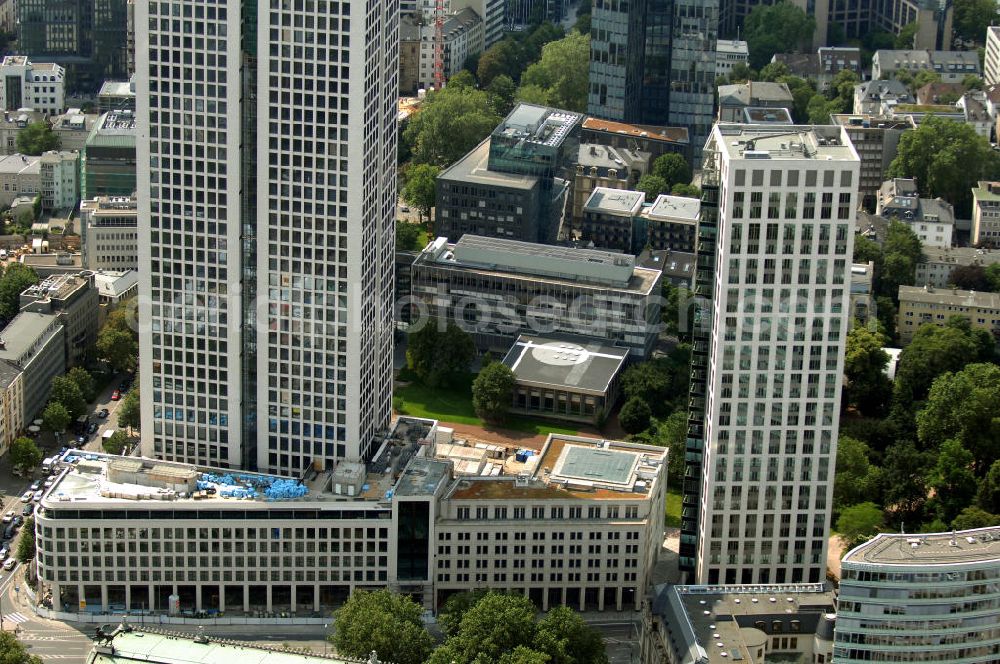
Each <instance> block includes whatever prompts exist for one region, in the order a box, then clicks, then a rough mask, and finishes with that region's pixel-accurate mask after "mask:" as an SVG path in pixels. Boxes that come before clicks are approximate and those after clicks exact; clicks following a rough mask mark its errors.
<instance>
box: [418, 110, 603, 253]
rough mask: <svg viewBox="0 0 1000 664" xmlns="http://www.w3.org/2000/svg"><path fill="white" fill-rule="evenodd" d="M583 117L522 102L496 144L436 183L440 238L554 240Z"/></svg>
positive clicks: (489, 142) (491, 141) (486, 144)
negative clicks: (472, 235)
mask: <svg viewBox="0 0 1000 664" xmlns="http://www.w3.org/2000/svg"><path fill="white" fill-rule="evenodd" d="M582 120H583V116H582V115H580V114H579V113H573V112H571V111H563V110H559V109H554V108H546V107H544V106H537V105H535V104H526V103H520V104H518V105H517V106H515V107H514V109H513V110H512V111H511V112H510V114H509V115H508V116H507V117H506V118H504V120H503V122H501V123H500V124H499V125H498V126H497V127H496V129H494V130H493V133H492V134H490V137H489V138H488V139H486V140H485V141H483V142H482V143H480V144H479V145H478V146H477V147H476V148H475V149H474V150H473V151H472V152H470V153H469V154H467V155H466V156H465V157H463V158H462V159H460V160H459V161H458V162H456V163H455V164H452V165H451V166H450V167H449V168H448V169H447V170H445V171H444V172H442V173H441V174H440V175H438V178H437V194H438V195H437V219H436V223H437V233H438V234H439V235H446V236H447V237H448V238H449V239H450V240H451V241H455V240H457V239H458V238H460V237H461V236H462V235H463V234H465V233H473V234H476V235H485V236H491V237H500V238H509V239H514V240H525V241H528V242H551V241H554V240H555V238H556V235H557V233H558V231H559V228H560V227H561V223H562V219H563V213H564V209H565V205H566V198H567V196H568V193H569V183H568V180H569V178H571V177H572V175H571V173H572V165H573V162H574V161H575V160H576V157H577V149H578V146H579V135H580V123H581V121H582Z"/></svg>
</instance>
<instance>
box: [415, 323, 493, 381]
mask: <svg viewBox="0 0 1000 664" xmlns="http://www.w3.org/2000/svg"><path fill="white" fill-rule="evenodd" d="M475 356H476V346H475V344H474V343H473V341H472V337H470V336H469V333H468V332H466V331H465V330H463V329H462V328H460V327H458V326H457V325H455V324H454V323H450V322H449V323H448V324H447V326H446V327H445V328H444V330H439V329H438V326H437V324H436V321H434V320H430V321H428V322H427V323H426V324H425V325H423V326H422V327H421V328H420V329H419V330H416V331H414V332H411V333H410V335H409V341H408V343H407V347H406V362H407V365H408V366H409V368H410V369H411V370H412V371H413V372H414V373H415V374H416V375H417V377H418V378H419V379H420V380H421V381H422V382H423V383H424V384H425V385H428V386H429V387H437V386H439V385H442V384H444V383H445V382H446V381H448V380H450V379H453V378H455V377H457V376H458V375H460V374H464V373H466V372H468V371H469V365H470V364H471V363H472V360H473V358H474V357H475Z"/></svg>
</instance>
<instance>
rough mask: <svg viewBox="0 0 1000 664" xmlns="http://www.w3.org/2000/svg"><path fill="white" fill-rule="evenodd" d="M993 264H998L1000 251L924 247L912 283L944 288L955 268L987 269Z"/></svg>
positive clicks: (973, 248)
mask: <svg viewBox="0 0 1000 664" xmlns="http://www.w3.org/2000/svg"><path fill="white" fill-rule="evenodd" d="M994 263H1000V251H991V250H990V249H989V248H988V247H987V248H984V249H976V248H975V247H927V246H925V247H924V248H923V249H922V251H921V256H920V260H919V261H918V262H917V267H916V270H915V272H916V279H915V280H914V282H915V283H916V284H917V285H918V286H924V285H929V286H933V287H934V288H944V287H946V286H947V285H948V284H950V283H951V273H952V272H953V271H954V270H955V268H957V267H965V266H971V265H974V266H979V267H982V268H987V267H989V266H990V265H993V264H994Z"/></svg>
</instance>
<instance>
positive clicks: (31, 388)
mask: <svg viewBox="0 0 1000 664" xmlns="http://www.w3.org/2000/svg"><path fill="white" fill-rule="evenodd" d="M65 338H66V335H65V328H64V326H63V323H62V321H60V320H59V317H58V316H55V315H52V314H44V313H36V312H30V311H22V312H20V313H19V314H17V315H16V316H14V318H13V319H12V320H11V321H10V322H9V323H7V326H6V327H5V328H3V329H2V330H0V360H3V361H6V362H7V363H8V364H11V365H13V366H15V367H17V369H18V370H20V371H21V374H22V376H21V381H22V386H23V388H22V390H21V399H22V401H21V408H22V413H23V418H22V420H21V421H22V422H29V421H31V420H32V419H34V418H35V416H36V415H38V414H39V413H41V412H42V409H43V408H44V407H45V403H46V401H48V398H49V388H50V386H51V383H52V379H53V378H55V377H56V376H61V375H63V374H64V373H66V350H65Z"/></svg>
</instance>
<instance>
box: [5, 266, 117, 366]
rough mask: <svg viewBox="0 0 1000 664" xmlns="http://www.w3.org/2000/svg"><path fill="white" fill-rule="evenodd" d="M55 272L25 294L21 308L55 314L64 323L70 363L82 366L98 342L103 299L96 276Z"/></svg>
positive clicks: (25, 291)
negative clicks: (94, 279) (97, 287)
mask: <svg viewBox="0 0 1000 664" xmlns="http://www.w3.org/2000/svg"><path fill="white" fill-rule="evenodd" d="M83 274H86V275H87V276H77V275H72V274H60V275H53V276H51V277H46V278H44V279H42V280H41V281H40V282H39V283H37V284H35V285H33V286H29V287H28V288H26V289H25V290H24V292H23V293H21V299H20V306H21V311H32V312H37V313H42V314H51V315H54V316H56V318H58V319H59V322H60V323H62V325H63V327H64V329H65V334H64V335H63V338H64V339H65V343H66V366H67V367H74V366H77V365H82V364H84V363H85V361H86V359H87V353H88V352H89V351H90V350H91V349H92V348H94V345H95V344H96V343H97V328H98V308H99V306H100V305H99V300H98V294H97V289H96V288H94V282H93V275H91V274H89V273H86V272H85V273H83Z"/></svg>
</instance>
